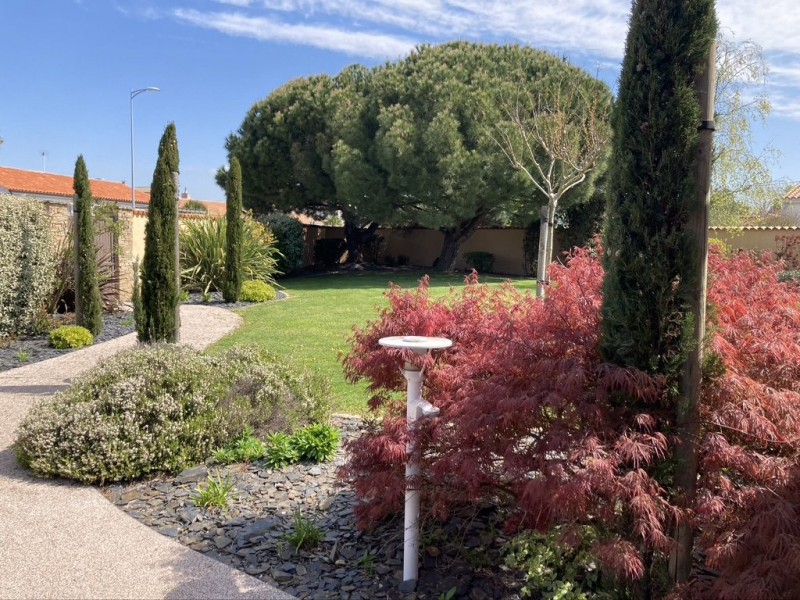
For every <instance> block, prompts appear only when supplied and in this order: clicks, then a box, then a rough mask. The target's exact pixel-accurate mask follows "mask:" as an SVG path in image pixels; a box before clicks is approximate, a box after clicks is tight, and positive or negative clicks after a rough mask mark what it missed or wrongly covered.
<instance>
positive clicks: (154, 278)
mask: <svg viewBox="0 0 800 600" xmlns="http://www.w3.org/2000/svg"><path fill="white" fill-rule="evenodd" d="M177 172H178V139H177V134H176V131H175V124H174V123H170V124H169V125H167V128H166V130H165V131H164V135H163V136H162V137H161V141H160V143H159V147H158V161H157V162H156V168H155V172H154V173H153V183H152V185H151V186H150V204H149V205H148V207H147V225H146V226H145V245H144V260H143V262H142V307H143V309H144V310H143V316H144V322H143V324H142V326H141V327H137V330H138V331H139V341H140V342H148V343H149V342H174V341H175V340H176V339H177V334H178V331H177V328H178V324H177V323H176V321H175V312H176V308H177V306H178V284H177V272H176V271H177V268H178V265H177V264H176V257H175V244H176V243H177V240H176V239H175V238H176V236H177V224H178V208H177V202H176V198H177V193H178V190H177V188H176V186H175V180H174V179H173V177H172V174H173V173H177Z"/></svg>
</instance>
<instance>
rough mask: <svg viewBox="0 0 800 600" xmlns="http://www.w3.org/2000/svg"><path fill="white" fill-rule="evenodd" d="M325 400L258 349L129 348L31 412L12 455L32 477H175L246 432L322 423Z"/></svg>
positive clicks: (303, 377) (321, 390)
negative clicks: (219, 351)
mask: <svg viewBox="0 0 800 600" xmlns="http://www.w3.org/2000/svg"><path fill="white" fill-rule="evenodd" d="M328 400H329V394H328V393H327V390H326V388H325V385H324V384H323V383H321V382H320V381H319V380H317V379H315V378H314V377H312V376H309V375H307V374H297V373H294V372H293V371H292V370H291V369H289V368H288V367H287V366H285V365H283V364H281V363H280V362H278V361H276V360H275V359H274V358H273V357H271V356H270V355H269V354H267V353H265V352H263V351H261V350H259V349H257V348H249V347H245V348H237V349H234V350H231V351H229V352H228V353H226V354H220V355H216V356H209V355H206V354H202V353H199V352H197V351H195V350H191V349H189V348H185V347H180V346H152V347H146V348H137V349H134V350H129V351H127V352H123V353H121V354H118V355H117V356H115V357H113V358H111V359H109V360H107V361H105V362H104V363H102V364H100V365H99V366H98V367H96V368H95V369H93V370H91V371H90V372H88V373H86V374H84V375H83V376H82V377H80V378H79V379H78V381H77V382H76V383H75V384H74V385H73V386H72V387H70V388H69V389H68V390H66V391H64V392H61V393H59V394H57V395H56V396H54V397H53V398H52V399H49V400H47V401H45V402H43V403H40V404H38V405H36V406H35V407H34V408H33V409H32V410H31V411H30V412H29V413H28V415H27V417H26V418H25V419H24V420H23V422H22V424H21V425H20V428H19V432H18V437H17V442H16V452H17V458H18V460H19V461H20V463H22V464H23V465H25V466H27V467H29V468H30V469H31V470H32V471H33V472H34V473H35V474H37V475H40V476H44V477H65V478H68V479H77V480H78V481H81V482H84V483H101V484H102V483H106V482H114V481H126V480H131V479H137V478H141V477H144V476H147V475H152V474H156V473H160V472H177V471H180V470H182V469H183V468H185V467H186V466H189V465H192V464H196V463H198V462H200V461H203V460H204V459H206V458H207V457H209V456H210V455H211V454H212V453H213V451H214V449H216V448H218V447H220V446H223V445H225V444H226V443H229V442H231V441H232V440H234V439H237V438H238V437H240V436H241V435H242V433H243V431H245V429H247V428H252V429H253V430H255V431H258V432H261V433H263V432H266V431H270V430H281V431H291V430H292V429H293V428H295V427H297V426H300V425H305V424H307V423H315V422H324V421H325V420H327V418H328V416H329V408H328Z"/></svg>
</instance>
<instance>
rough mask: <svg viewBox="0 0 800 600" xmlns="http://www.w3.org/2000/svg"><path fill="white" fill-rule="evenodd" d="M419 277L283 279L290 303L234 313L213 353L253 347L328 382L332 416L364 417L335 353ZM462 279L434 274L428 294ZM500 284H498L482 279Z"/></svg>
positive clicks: (358, 393) (358, 392) (357, 392)
mask: <svg viewBox="0 0 800 600" xmlns="http://www.w3.org/2000/svg"><path fill="white" fill-rule="evenodd" d="M422 275H423V273H422V272H397V273H391V274H387V273H370V272H367V273H335V274H330V275H324V276H316V277H304V278H296V279H287V280H285V281H284V282H283V284H284V286H285V291H286V293H287V294H289V299H288V300H285V301H282V302H269V303H267V304H262V305H258V306H253V307H250V308H246V309H243V310H241V311H238V312H239V314H241V315H242V318H244V325H242V327H240V328H239V329H238V330H237V331H235V332H234V333H232V334H231V335H229V336H227V337H225V338H223V339H222V340H220V341H219V342H218V343H217V344H215V345H214V346H213V348H212V351H214V350H223V349H227V348H230V347H231V346H235V345H239V344H257V345H259V346H263V347H264V348H266V349H268V350H270V351H271V352H273V353H274V354H276V355H278V356H281V357H284V358H285V359H287V360H288V361H289V362H290V363H292V364H295V365H298V366H304V367H306V368H308V369H310V370H312V371H314V372H316V373H319V374H320V375H321V376H323V377H324V378H325V379H327V380H328V381H329V382H330V385H331V391H332V393H333V410H334V412H342V413H350V414H364V413H365V412H366V411H367V403H366V401H367V397H368V396H367V393H366V391H365V388H366V386H365V385H358V386H356V385H352V384H350V383H347V382H346V381H345V380H344V375H343V373H342V367H341V365H340V363H339V359H338V357H339V352H340V351H344V350H346V349H347V344H346V341H345V340H346V338H347V336H348V335H349V333H350V331H351V330H352V328H353V325H363V324H365V323H367V322H368V321H370V320H374V319H375V318H376V317H377V314H378V313H377V311H378V308H379V307H382V306H384V305H385V303H386V299H385V298H384V296H383V293H384V292H385V291H386V290H387V289H388V287H389V283H390V282H394V283H397V284H398V285H400V286H401V287H403V288H415V287H416V286H417V282H418V280H419V278H420V277H421V276H422ZM463 281H464V276H463V274H452V275H445V274H433V275H432V276H431V289H432V290H433V291H434V293H437V292H438V293H444V292H445V291H447V289H448V288H449V287H450V286H451V285H453V286H460V285H463ZM482 281H485V282H489V283H499V282H501V281H502V279H501V278H497V277H495V278H487V277H483V278H482ZM515 285H516V286H517V287H519V288H520V289H530V290H533V289H534V288H535V282H534V280H532V279H526V280H517V281H515Z"/></svg>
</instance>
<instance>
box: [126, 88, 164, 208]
mask: <svg viewBox="0 0 800 600" xmlns="http://www.w3.org/2000/svg"><path fill="white" fill-rule="evenodd" d="M160 91H161V90H160V89H158V88H157V87H152V86H151V87H146V88H141V89H138V90H131V207H132V210H136V184H135V183H134V179H133V99H134V98H136V96H138V95H139V94H143V93H145V92H160Z"/></svg>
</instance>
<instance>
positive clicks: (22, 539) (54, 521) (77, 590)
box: [0, 306, 292, 600]
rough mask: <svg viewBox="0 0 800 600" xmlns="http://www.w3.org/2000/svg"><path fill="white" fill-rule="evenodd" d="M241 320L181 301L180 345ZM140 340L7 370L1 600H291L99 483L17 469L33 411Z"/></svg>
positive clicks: (212, 337) (0, 415)
mask: <svg viewBox="0 0 800 600" xmlns="http://www.w3.org/2000/svg"><path fill="white" fill-rule="evenodd" d="M240 323H241V318H240V317H239V316H238V315H235V314H233V313H231V312H230V311H227V310H225V309H222V308H215V307H205V306H182V307H181V342H182V343H185V344H188V345H191V346H193V347H195V348H204V347H206V346H208V345H209V344H211V343H213V342H215V341H216V340H218V339H219V338H220V337H222V336H223V335H225V334H226V333H228V332H230V331H232V330H234V329H235V328H236V327H238V326H239V324H240ZM134 345H136V335H135V334H130V335H127V336H124V337H121V338H118V339H115V340H111V341H109V342H105V343H102V344H97V345H96V346H92V347H89V348H84V349H83V350H78V351H75V352H71V353H69V354H66V355H64V356H60V357H58V358H54V359H50V360H47V361H42V362H39V363H35V364H31V365H26V366H24V367H20V368H17V369H12V370H10V371H6V372H4V373H0V598H2V599H6V598H137V599H138V598H169V599H179V598H243V599H250V598H252V599H257V598H258V599H261V598H268V599H276V600H278V599H279V600H284V599H290V598H292V596H289V595H288V594H285V593H284V592H281V591H280V590H277V589H275V588H273V587H271V586H269V585H267V584H265V583H264V582H262V581H259V580H258V579H255V578H253V577H250V576H249V575H246V574H244V573H242V572H240V571H237V570H235V569H232V568H230V567H228V566H226V565H224V564H222V563H220V562H217V561H215V560H213V559H210V558H207V557H205V556H203V555H202V554H200V553H198V552H194V551H192V550H189V549H188V548H186V547H184V546H182V545H180V544H179V543H178V542H176V541H174V540H172V539H170V538H167V537H165V536H162V535H160V534H159V533H156V532H155V531H153V530H152V529H150V528H149V527H146V526H145V525H142V524H141V523H139V522H138V521H136V520H134V519H132V518H130V517H128V516H127V515H126V514H125V513H123V512H122V511H121V510H118V509H117V508H116V507H114V506H113V505H112V504H110V503H109V502H108V501H107V500H106V499H105V498H104V497H103V496H102V494H100V492H99V491H98V490H97V489H95V488H92V487H85V486H80V485H74V484H71V483H68V482H65V481H53V480H43V479H37V478H34V477H31V476H30V475H29V474H28V473H27V472H26V471H25V470H24V469H22V468H21V467H19V466H18V465H17V463H16V459H15V457H14V453H13V450H12V449H11V445H12V443H13V441H14V436H15V431H16V428H17V425H18V424H19V422H20V421H21V420H22V418H23V417H24V416H25V414H26V413H27V411H28V410H29V408H30V407H31V406H32V405H33V404H34V403H35V402H37V401H40V400H41V399H42V398H46V397H47V396H49V395H51V394H53V393H55V392H56V391H58V390H61V389H64V388H66V387H67V386H68V385H69V383H70V381H71V380H72V378H74V377H75V376H76V375H78V374H80V373H81V372H83V371H85V370H87V369H89V368H90V367H92V366H93V365H95V364H96V363H97V362H98V361H99V360H101V359H102V358H105V357H107V356H110V355H112V354H114V353H116V352H119V351H120V350H122V349H124V348H129V347H132V346H134Z"/></svg>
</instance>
